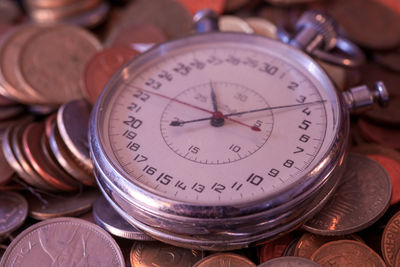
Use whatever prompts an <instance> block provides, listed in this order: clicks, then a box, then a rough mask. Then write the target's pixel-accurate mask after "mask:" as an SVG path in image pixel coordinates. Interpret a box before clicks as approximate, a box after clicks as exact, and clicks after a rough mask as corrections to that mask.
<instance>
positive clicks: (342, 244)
mask: <svg viewBox="0 0 400 267" xmlns="http://www.w3.org/2000/svg"><path fill="white" fill-rule="evenodd" d="M311 260H313V261H315V262H317V263H319V264H321V265H322V266H327V267H328V266H329V267H330V266H376V267H385V266H386V265H385V262H384V261H383V260H382V259H381V257H380V256H379V255H378V254H376V253H375V252H374V251H373V250H372V249H371V248H369V247H368V246H367V245H365V244H363V243H361V242H358V241H353V240H340V241H333V242H329V243H326V244H325V245H323V246H322V247H320V248H319V249H318V250H317V251H315V253H314V254H313V255H312V256H311Z"/></svg>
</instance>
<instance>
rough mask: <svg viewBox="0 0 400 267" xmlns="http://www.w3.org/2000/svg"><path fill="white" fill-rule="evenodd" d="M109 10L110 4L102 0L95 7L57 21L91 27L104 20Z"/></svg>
mask: <svg viewBox="0 0 400 267" xmlns="http://www.w3.org/2000/svg"><path fill="white" fill-rule="evenodd" d="M109 11H110V5H109V4H108V3H107V2H103V1H102V2H100V5H98V6H97V7H96V8H93V9H90V10H88V11H85V12H81V13H79V14H76V15H74V16H70V17H67V18H63V19H62V20H60V21H59V23H64V24H69V25H76V26H81V27H86V28H93V27H96V26H97V25H99V24H101V23H102V22H103V21H104V20H105V18H106V17H107V15H108V13H109Z"/></svg>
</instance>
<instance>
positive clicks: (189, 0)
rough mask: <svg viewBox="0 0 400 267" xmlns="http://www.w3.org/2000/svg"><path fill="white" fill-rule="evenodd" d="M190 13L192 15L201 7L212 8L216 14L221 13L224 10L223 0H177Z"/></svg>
mask: <svg viewBox="0 0 400 267" xmlns="http://www.w3.org/2000/svg"><path fill="white" fill-rule="evenodd" d="M178 1H179V3H181V4H182V5H183V6H184V7H185V8H186V9H187V10H189V12H190V14H192V15H194V14H195V13H196V12H197V11H199V10H201V9H205V8H208V9H212V10H213V11H215V12H216V13H217V14H222V12H223V11H224V5H225V2H226V1H225V0H217V1H216V0H202V1H198V0H178Z"/></svg>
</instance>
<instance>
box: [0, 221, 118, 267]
mask: <svg viewBox="0 0 400 267" xmlns="http://www.w3.org/2000/svg"><path fill="white" fill-rule="evenodd" d="M0 266H21V267H28V266H29V267H31V266H49V267H50V266H63V267H69V266H71V267H72V266H96V267H102V266H104V267H110V266H113V267H118V266H121V267H124V266H125V262H124V257H123V255H122V252H121V249H120V248H119V246H118V245H117V243H116V242H115V241H114V239H112V237H111V236H110V234H108V233H107V232H106V231H104V230H103V229H102V228H101V227H99V226H97V225H95V224H92V223H89V222H87V221H85V220H82V219H77V218H57V219H49V220H46V221H43V222H40V223H37V224H34V225H32V226H31V227H29V228H28V229H26V230H25V231H23V232H22V233H20V234H19V235H18V236H17V237H16V238H15V239H14V240H13V241H12V242H11V244H10V245H9V246H8V248H7V250H6V252H5V254H4V255H3V257H2V259H1V262H0Z"/></svg>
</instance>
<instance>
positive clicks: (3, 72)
mask: <svg viewBox="0 0 400 267" xmlns="http://www.w3.org/2000/svg"><path fill="white" fill-rule="evenodd" d="M44 30H45V28H43V27H39V26H33V25H25V26H19V27H16V28H14V29H13V30H11V31H8V32H7V33H6V35H5V36H4V37H3V38H2V40H1V43H0V81H1V84H2V86H0V88H3V89H1V90H2V93H1V94H2V95H5V96H8V97H10V98H12V99H15V100H17V101H18V102H23V103H28V104H30V103H34V102H35V100H36V92H34V91H32V90H30V88H29V87H27V86H25V85H24V84H22V83H21V82H20V81H19V79H18V73H19V72H20V69H19V58H20V54H21V49H22V47H23V46H24V45H25V43H26V42H27V41H28V40H29V39H30V38H31V37H32V36H34V35H36V34H38V33H39V32H41V31H44ZM3 90H4V92H3Z"/></svg>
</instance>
